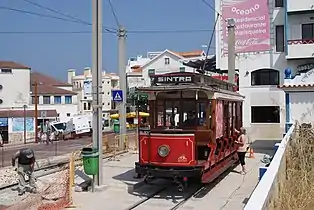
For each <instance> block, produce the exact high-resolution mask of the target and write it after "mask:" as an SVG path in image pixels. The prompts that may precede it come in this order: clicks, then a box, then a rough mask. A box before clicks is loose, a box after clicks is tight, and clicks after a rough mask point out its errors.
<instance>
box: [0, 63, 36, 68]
mask: <svg viewBox="0 0 314 210" xmlns="http://www.w3.org/2000/svg"><path fill="white" fill-rule="evenodd" d="M0 68H8V69H30V67H28V66H25V65H23V64H20V63H16V62H14V61H0Z"/></svg>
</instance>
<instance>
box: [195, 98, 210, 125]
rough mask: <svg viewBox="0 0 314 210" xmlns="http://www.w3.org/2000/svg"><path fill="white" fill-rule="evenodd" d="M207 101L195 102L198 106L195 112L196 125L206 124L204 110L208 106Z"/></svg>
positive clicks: (205, 110)
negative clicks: (196, 112)
mask: <svg viewBox="0 0 314 210" xmlns="http://www.w3.org/2000/svg"><path fill="white" fill-rule="evenodd" d="M208 105H209V104H208V103H206V102H199V103H198V104H197V106H198V108H197V109H198V114H197V118H198V126H206V124H207V122H206V121H207V118H206V112H207V108H208Z"/></svg>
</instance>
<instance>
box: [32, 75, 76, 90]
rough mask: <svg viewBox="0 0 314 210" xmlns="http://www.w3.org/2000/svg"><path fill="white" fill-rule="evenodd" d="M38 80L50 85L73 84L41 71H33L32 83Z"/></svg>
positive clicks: (68, 85) (67, 85) (69, 85)
mask: <svg viewBox="0 0 314 210" xmlns="http://www.w3.org/2000/svg"><path fill="white" fill-rule="evenodd" d="M34 82H37V83H38V84H40V83H42V84H44V85H50V86H63V87H71V86H72V84H69V83H66V82H61V81H58V80H56V79H54V78H52V77H50V76H47V75H44V74H42V73H39V72H32V73H31V83H34Z"/></svg>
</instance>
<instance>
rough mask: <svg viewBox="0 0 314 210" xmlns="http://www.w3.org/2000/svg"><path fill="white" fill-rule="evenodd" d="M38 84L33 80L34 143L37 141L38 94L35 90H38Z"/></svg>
mask: <svg viewBox="0 0 314 210" xmlns="http://www.w3.org/2000/svg"><path fill="white" fill-rule="evenodd" d="M37 86H38V84H37V82H35V83H34V95H35V101H34V103H35V142H36V143H38V129H37V127H38V96H37V95H38V94H37V92H38V90H37V88H38V87H37Z"/></svg>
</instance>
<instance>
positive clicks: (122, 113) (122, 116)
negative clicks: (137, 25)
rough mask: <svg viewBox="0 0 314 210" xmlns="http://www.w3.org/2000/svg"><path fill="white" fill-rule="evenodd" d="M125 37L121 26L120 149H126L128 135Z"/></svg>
mask: <svg viewBox="0 0 314 210" xmlns="http://www.w3.org/2000/svg"><path fill="white" fill-rule="evenodd" d="M125 39H126V30H125V28H124V27H122V26H120V27H119V30H118V56H119V57H118V62H119V64H118V66H119V81H120V82H119V83H120V84H119V86H120V89H121V90H122V93H123V101H122V102H121V103H120V105H119V123H120V138H119V149H121V150H122V149H124V148H123V146H124V139H125V135H126V100H127V96H126V93H127V82H126V69H125V67H126V63H125Z"/></svg>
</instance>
